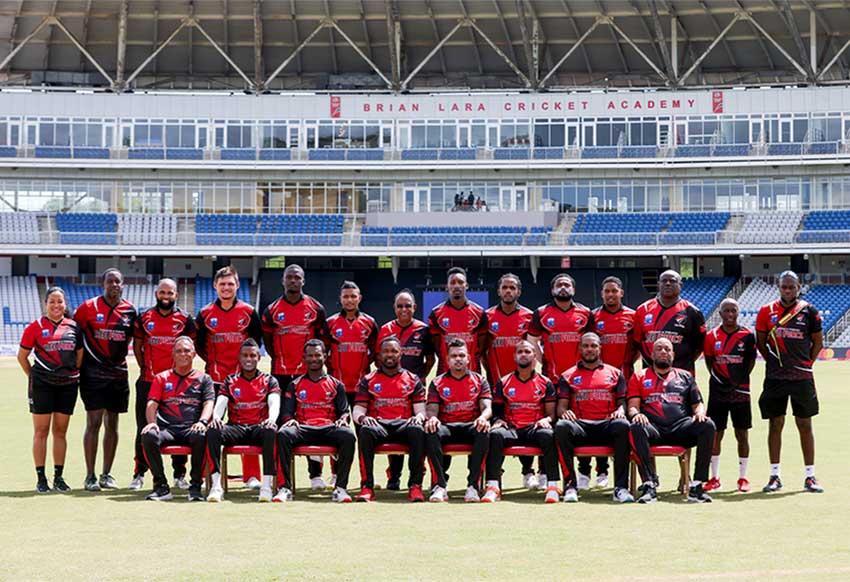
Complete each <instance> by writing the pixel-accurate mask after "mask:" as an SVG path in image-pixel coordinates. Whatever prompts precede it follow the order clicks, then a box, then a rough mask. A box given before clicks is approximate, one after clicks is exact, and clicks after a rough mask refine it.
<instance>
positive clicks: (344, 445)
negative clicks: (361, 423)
mask: <svg viewBox="0 0 850 582" xmlns="http://www.w3.org/2000/svg"><path fill="white" fill-rule="evenodd" d="M304 365H305V367H306V368H307V373H306V374H304V375H303V376H299V377H298V378H296V379H295V380H293V381H292V382H291V383H290V384H289V386H287V387H286V390H285V392H284V398H283V415H282V420H283V425H282V426H281V428H280V430H279V431H278V433H277V450H278V455H279V457H280V470H281V472H282V473H283V483H282V484H281V487H280V489H278V492H277V495H275V496H274V501H275V502H277V503H284V502H287V501H291V500H292V490H293V488H294V486H295V484H294V483H293V482H292V449H294V448H295V447H299V446H305V445H313V446H332V447H336V449H337V459H336V485H335V487H334V490H333V494H332V495H331V499H333V500H334V501H336V502H337V503H349V502H350V501H351V496H350V495H349V494H348V491H346V489H347V487H348V475H349V472H350V471H351V463H352V461H354V431H353V430H351V428H350V427H349V426H348V421H349V414H348V398H347V397H346V394H345V386H344V385H343V384H342V382H340V381H339V380H337V379H336V378H333V377H331V376H329V375H328V374H326V373H325V344H323V343H322V341H321V340H318V339H310V340H307V341H306V342H305V343H304Z"/></svg>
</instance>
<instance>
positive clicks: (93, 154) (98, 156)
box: [73, 147, 109, 160]
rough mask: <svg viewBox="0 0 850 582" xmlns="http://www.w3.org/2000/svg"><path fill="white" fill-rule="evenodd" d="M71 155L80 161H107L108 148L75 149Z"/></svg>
mask: <svg viewBox="0 0 850 582" xmlns="http://www.w3.org/2000/svg"><path fill="white" fill-rule="evenodd" d="M73 154H74V157H75V158H79V159H81V160H108V159H109V148H90V147H75V148H74V151H73Z"/></svg>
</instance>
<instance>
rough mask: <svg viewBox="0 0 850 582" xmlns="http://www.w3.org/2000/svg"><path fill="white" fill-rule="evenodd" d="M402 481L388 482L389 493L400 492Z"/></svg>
mask: <svg viewBox="0 0 850 582" xmlns="http://www.w3.org/2000/svg"><path fill="white" fill-rule="evenodd" d="M400 490H401V479H390V480H389V481H387V491H400Z"/></svg>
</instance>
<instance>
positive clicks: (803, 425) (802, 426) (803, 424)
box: [794, 417, 812, 433]
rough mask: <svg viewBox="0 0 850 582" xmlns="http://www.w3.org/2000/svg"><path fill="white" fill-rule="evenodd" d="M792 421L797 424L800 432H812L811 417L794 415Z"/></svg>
mask: <svg viewBox="0 0 850 582" xmlns="http://www.w3.org/2000/svg"><path fill="white" fill-rule="evenodd" d="M794 422H795V423H796V424H797V430H799V431H800V432H801V433H810V432H812V419H811V418H799V417H795V418H794Z"/></svg>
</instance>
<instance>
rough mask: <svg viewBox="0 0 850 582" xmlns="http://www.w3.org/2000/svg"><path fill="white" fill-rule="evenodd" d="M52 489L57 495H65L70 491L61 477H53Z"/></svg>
mask: <svg viewBox="0 0 850 582" xmlns="http://www.w3.org/2000/svg"><path fill="white" fill-rule="evenodd" d="M53 488H54V489H55V490H56V491H58V492H59V493H67V492H68V491H70V490H71V488H70V487H69V486H68V484H67V483H65V479H63V478H62V477H61V476H55V477H53Z"/></svg>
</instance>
